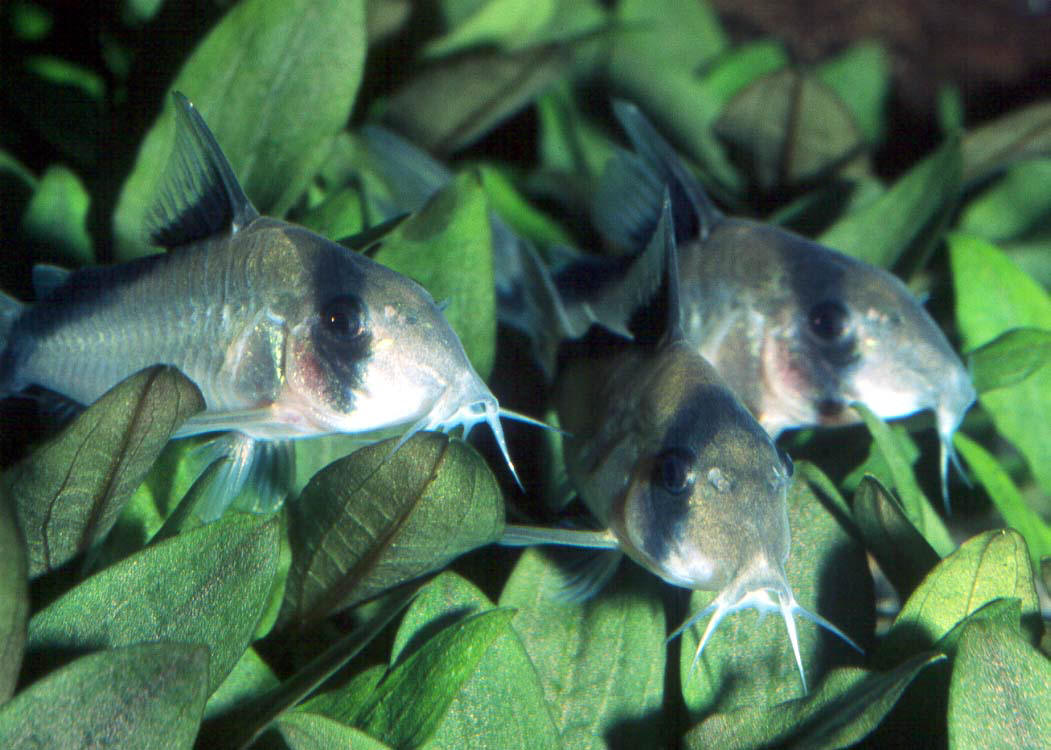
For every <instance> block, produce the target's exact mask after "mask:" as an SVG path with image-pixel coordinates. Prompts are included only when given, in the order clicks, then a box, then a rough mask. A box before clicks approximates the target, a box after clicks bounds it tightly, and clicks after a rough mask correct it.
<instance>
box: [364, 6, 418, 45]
mask: <svg viewBox="0 0 1051 750" xmlns="http://www.w3.org/2000/svg"><path fill="white" fill-rule="evenodd" d="M412 9H413V3H412V0H367V2H366V3H365V16H366V19H367V20H368V27H367V28H368V39H369V44H370V45H372V44H375V43H377V42H382V41H384V40H385V39H387V38H388V37H390V36H393V35H394V34H396V33H398V31H400V30H401V28H402V27H403V26H404V25H405V22H406V21H407V20H408V19H409V16H410V15H411V14H412Z"/></svg>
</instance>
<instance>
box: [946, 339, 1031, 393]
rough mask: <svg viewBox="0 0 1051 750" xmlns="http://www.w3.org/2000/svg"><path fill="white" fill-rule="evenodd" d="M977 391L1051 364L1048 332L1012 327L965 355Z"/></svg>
mask: <svg viewBox="0 0 1051 750" xmlns="http://www.w3.org/2000/svg"><path fill="white" fill-rule="evenodd" d="M967 358H968V362H969V365H970V371H971V379H972V381H973V382H974V388H975V390H976V391H978V393H985V392H986V391H992V390H996V389H997V388H1007V387H1010V386H1012V385H1016V384H1018V383H1021V382H1022V381H1023V380H1025V379H1026V378H1028V377H1029V376H1030V375H1032V374H1033V373H1035V372H1038V371H1039V370H1040V369H1041V368H1042V367H1044V365H1047V364H1051V331H1048V330H1044V329H1041V328H1012V329H1011V330H1009V331H1005V332H1003V333H1001V334H1000V335H999V336H997V337H996V338H995V339H993V340H992V341H990V342H989V343H987V344H983V345H982V346H979V347H978V348H977V349H975V350H974V351H973V352H971V353H970V354H968V355H967Z"/></svg>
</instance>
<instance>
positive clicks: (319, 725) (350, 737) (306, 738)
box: [277, 711, 390, 750]
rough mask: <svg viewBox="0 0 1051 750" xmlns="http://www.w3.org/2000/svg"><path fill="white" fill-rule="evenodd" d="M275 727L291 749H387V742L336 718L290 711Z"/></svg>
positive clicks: (388, 746)
mask: <svg viewBox="0 0 1051 750" xmlns="http://www.w3.org/2000/svg"><path fill="white" fill-rule="evenodd" d="M277 728H278V730H279V731H280V732H281V737H282V739H284V741H285V742H286V743H288V746H289V747H290V748H291V750H332V748H336V747H346V748H353V750H388V749H389V748H390V745H386V744H384V743H383V742H380V741H379V740H377V739H375V738H373V737H370V736H369V735H367V734H365V732H362V731H361V730H360V729H355V728H354V727H348V726H347V725H346V724H340V723H339V722H338V721H336V720H335V719H330V718H328V717H327V716H321V715H320V714H311V713H307V712H306V711H292V712H290V713H287V714H285V715H284V716H282V717H281V719H279V720H278V722H277Z"/></svg>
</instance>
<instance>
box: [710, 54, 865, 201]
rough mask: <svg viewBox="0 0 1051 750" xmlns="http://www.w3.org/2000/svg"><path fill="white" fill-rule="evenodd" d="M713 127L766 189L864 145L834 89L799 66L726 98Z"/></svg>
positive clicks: (818, 171) (802, 178) (821, 170)
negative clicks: (730, 97) (729, 98)
mask: <svg viewBox="0 0 1051 750" xmlns="http://www.w3.org/2000/svg"><path fill="white" fill-rule="evenodd" d="M714 127H715V132H716V133H717V134H718V135H719V136H720V137H721V138H722V139H723V140H724V141H725V142H726V143H728V144H730V146H731V147H732V148H733V149H734V151H735V152H736V153H737V154H738V155H739V156H740V158H741V160H742V161H743V163H744V166H745V167H747V169H748V171H749V172H750V173H751V174H752V176H753V178H754V179H755V181H756V182H757V183H758V184H759V187H760V188H762V189H763V190H772V189H773V188H774V187H777V186H778V185H794V184H797V183H800V182H808V181H811V180H814V179H816V178H818V177H820V176H821V175H823V174H826V173H827V172H828V171H829V170H831V169H833V168H835V167H837V166H839V165H841V164H843V163H844V162H845V161H847V160H848V159H849V158H851V157H852V156H854V155H855V154H857V153H858V151H859V149H860V147H861V145H862V140H861V132H860V131H859V130H858V126H857V124H856V123H855V122H854V117H853V115H852V114H851V113H850V111H849V110H848V109H847V108H846V106H844V104H843V102H842V101H841V100H840V99H839V97H838V96H836V94H835V92H833V91H832V90H831V89H830V88H829V87H828V86H826V85H825V84H823V83H822V82H821V81H820V80H818V79H817V78H816V77H815V76H813V75H811V74H809V73H805V72H803V71H800V70H798V69H796V68H785V69H782V70H779V71H776V72H774V73H770V74H767V75H765V76H763V77H762V78H760V79H759V80H757V81H755V82H753V83H751V84H749V85H748V86H747V87H745V88H744V89H743V90H742V91H740V92H739V93H738V94H737V95H736V96H734V97H733V99H731V100H730V101H729V102H727V104H726V106H725V107H724V108H723V110H722V112H721V114H720V115H719V118H718V120H716V122H715V125H714Z"/></svg>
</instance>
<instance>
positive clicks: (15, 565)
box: [0, 490, 29, 705]
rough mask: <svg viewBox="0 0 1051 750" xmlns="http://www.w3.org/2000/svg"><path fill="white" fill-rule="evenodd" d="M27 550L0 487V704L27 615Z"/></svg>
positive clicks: (17, 662)
mask: <svg viewBox="0 0 1051 750" xmlns="http://www.w3.org/2000/svg"><path fill="white" fill-rule="evenodd" d="M27 572H28V569H27V563H26V550H25V546H24V545H23V544H22V535H21V534H20V533H19V531H18V527H17V526H15V519H14V516H12V514H11V508H10V506H9V505H8V500H7V498H6V497H5V496H4V493H3V491H2V490H0V705H3V703H4V702H5V701H7V699H8V698H10V697H11V695H12V694H13V693H14V692H15V683H16V682H17V681H18V670H19V668H20V667H21V666H22V651H23V649H24V646H25V642H26V619H27V618H28V617H29V591H28V588H29V587H28V586H27V582H26V574H27Z"/></svg>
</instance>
